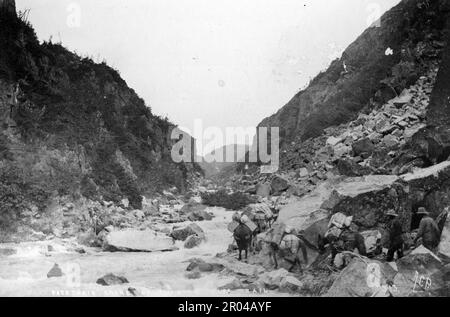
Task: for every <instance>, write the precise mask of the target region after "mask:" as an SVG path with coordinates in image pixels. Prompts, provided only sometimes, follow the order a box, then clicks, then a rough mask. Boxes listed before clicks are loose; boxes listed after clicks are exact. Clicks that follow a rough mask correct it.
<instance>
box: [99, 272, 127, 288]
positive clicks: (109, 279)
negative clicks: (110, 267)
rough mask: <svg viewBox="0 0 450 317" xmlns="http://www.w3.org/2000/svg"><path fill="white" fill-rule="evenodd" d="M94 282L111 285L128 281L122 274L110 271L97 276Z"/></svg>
mask: <svg viewBox="0 0 450 317" xmlns="http://www.w3.org/2000/svg"><path fill="white" fill-rule="evenodd" d="M96 283H97V284H99V285H102V286H112V285H122V284H128V283H129V282H128V280H127V279H126V278H125V277H123V276H117V275H114V274H112V273H110V274H107V275H105V276H103V277H101V278H99V279H98V280H97V282H96Z"/></svg>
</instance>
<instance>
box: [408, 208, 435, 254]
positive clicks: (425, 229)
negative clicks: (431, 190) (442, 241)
mask: <svg viewBox="0 0 450 317" xmlns="http://www.w3.org/2000/svg"><path fill="white" fill-rule="evenodd" d="M417 214H418V215H422V216H423V217H422V220H420V225H419V232H418V233H417V236H416V238H415V239H414V243H416V242H417V240H419V239H420V238H422V244H423V246H424V247H425V248H427V249H428V250H430V251H432V252H434V251H435V250H436V248H437V247H438V245H439V236H440V232H439V227H438V225H437V223H436V221H434V219H433V218H431V217H430V214H429V212H428V211H427V210H426V209H425V208H423V207H420V208H419V211H418V212H417Z"/></svg>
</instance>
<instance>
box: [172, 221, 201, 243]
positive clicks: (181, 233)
mask: <svg viewBox="0 0 450 317" xmlns="http://www.w3.org/2000/svg"><path fill="white" fill-rule="evenodd" d="M192 235H197V236H199V237H204V236H205V232H204V231H203V230H202V228H200V226H199V225H197V224H195V223H191V224H190V225H189V226H187V227H184V228H174V229H173V231H172V233H171V234H170V236H171V237H172V238H174V239H175V240H179V241H186V239H187V238H188V237H189V236H192Z"/></svg>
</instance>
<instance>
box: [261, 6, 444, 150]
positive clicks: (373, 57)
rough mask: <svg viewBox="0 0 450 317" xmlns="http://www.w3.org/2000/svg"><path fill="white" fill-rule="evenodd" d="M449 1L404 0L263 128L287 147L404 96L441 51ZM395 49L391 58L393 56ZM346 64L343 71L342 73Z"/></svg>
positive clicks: (266, 121)
mask: <svg viewBox="0 0 450 317" xmlns="http://www.w3.org/2000/svg"><path fill="white" fill-rule="evenodd" d="M446 10H448V3H447V1H431V2H430V1H422V0H404V1H402V2H401V3H400V4H399V5H397V6H396V7H394V8H393V9H391V10H390V11H388V12H387V13H386V14H385V15H384V16H383V17H382V18H381V27H371V28H369V29H367V30H366V31H365V32H364V33H363V34H362V35H361V36H360V37H359V38H358V39H357V40H356V41H355V42H354V43H353V44H351V45H350V46H349V47H348V48H347V49H346V50H345V51H344V53H343V55H342V57H341V58H340V59H338V60H336V61H334V62H333V63H332V64H331V65H330V67H329V68H328V69H327V70H326V71H325V72H323V73H321V74H320V75H318V76H317V77H316V78H315V79H313V80H312V82H311V83H310V85H309V87H308V88H306V89H305V90H303V91H301V92H299V93H298V94H297V95H296V96H295V97H294V98H293V99H292V100H291V101H290V102H289V103H288V104H287V105H286V106H284V107H283V108H282V109H280V111H278V112H277V113H276V114H274V115H273V116H271V117H269V118H266V119H264V120H263V121H262V122H261V124H260V126H274V127H280V129H281V133H280V135H281V137H282V139H283V141H284V143H285V144H287V143H289V142H290V141H295V140H298V141H304V140H307V139H308V138H310V137H316V136H318V135H320V134H322V132H323V131H324V129H325V128H327V127H330V126H335V125H339V124H341V123H344V122H348V121H350V120H353V119H355V118H356V117H357V116H358V114H359V112H360V111H361V110H366V111H368V112H370V111H372V110H373V109H375V108H376V107H378V106H380V105H383V104H384V103H385V102H386V101H387V100H389V99H392V98H393V97H395V96H396V95H397V94H400V93H401V92H402V91H403V89H404V88H407V87H408V86H409V85H411V84H412V83H414V82H415V81H416V80H417V79H418V78H419V77H420V76H421V75H423V74H424V73H425V71H426V67H424V66H425V65H424V61H427V60H429V59H434V58H436V55H437V54H438V53H439V50H440V49H441V48H442V47H443V43H442V41H443V38H442V36H443V35H442V30H443V29H444V26H445V22H446V20H447V16H448V11H446ZM388 49H391V50H392V52H393V54H389V51H388ZM344 65H345V68H344Z"/></svg>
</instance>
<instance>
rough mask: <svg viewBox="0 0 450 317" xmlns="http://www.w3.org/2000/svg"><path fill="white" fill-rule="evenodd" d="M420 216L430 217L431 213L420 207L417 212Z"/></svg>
mask: <svg viewBox="0 0 450 317" xmlns="http://www.w3.org/2000/svg"><path fill="white" fill-rule="evenodd" d="M417 214H418V215H429V214H430V213H429V212H428V211H427V210H426V209H425V208H424V207H420V208H419V210H418V211H417Z"/></svg>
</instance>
